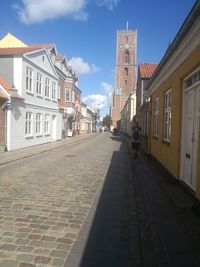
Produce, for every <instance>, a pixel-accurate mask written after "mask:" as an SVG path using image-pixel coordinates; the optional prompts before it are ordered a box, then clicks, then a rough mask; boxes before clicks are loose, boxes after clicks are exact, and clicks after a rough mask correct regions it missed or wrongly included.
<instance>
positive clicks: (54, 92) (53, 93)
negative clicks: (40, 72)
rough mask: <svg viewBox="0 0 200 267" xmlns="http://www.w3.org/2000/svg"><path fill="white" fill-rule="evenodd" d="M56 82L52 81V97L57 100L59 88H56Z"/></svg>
mask: <svg viewBox="0 0 200 267" xmlns="http://www.w3.org/2000/svg"><path fill="white" fill-rule="evenodd" d="M56 89H57V88H56V82H52V99H53V100H54V101H57V90H56Z"/></svg>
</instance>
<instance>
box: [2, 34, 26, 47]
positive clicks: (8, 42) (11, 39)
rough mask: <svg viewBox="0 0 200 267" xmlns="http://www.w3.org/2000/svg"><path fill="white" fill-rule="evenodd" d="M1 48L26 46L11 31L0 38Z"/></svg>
mask: <svg viewBox="0 0 200 267" xmlns="http://www.w3.org/2000/svg"><path fill="white" fill-rule="evenodd" d="M0 47H1V48H9V47H27V45H26V44H25V43H23V42H22V41H21V40H19V39H18V38H16V37H15V36H14V35H12V34H11V33H8V34H7V35H6V36H5V37H4V38H2V39H1V40H0Z"/></svg>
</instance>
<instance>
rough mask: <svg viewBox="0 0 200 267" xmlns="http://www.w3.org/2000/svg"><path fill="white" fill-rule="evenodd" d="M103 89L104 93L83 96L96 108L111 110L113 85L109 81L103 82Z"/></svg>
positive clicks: (84, 99) (88, 103)
mask: <svg viewBox="0 0 200 267" xmlns="http://www.w3.org/2000/svg"><path fill="white" fill-rule="evenodd" d="M101 89H102V90H103V94H91V95H88V96H85V97H83V102H84V103H86V104H87V105H88V106H90V107H92V108H94V109H97V108H98V109H101V110H103V109H107V110H109V107H110V103H111V95H112V92H113V86H112V85H111V84H109V83H106V82H102V83H101Z"/></svg>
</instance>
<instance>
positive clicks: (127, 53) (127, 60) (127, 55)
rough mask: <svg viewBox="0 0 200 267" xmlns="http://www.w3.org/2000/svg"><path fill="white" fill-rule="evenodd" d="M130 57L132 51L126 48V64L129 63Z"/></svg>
mask: <svg viewBox="0 0 200 267" xmlns="http://www.w3.org/2000/svg"><path fill="white" fill-rule="evenodd" d="M129 57H130V53H129V51H128V50H126V52H125V63H126V64H129V61H130V60H129Z"/></svg>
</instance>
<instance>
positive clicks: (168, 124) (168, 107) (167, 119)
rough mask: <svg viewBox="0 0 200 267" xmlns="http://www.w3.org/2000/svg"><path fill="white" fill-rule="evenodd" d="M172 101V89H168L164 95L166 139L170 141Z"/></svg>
mask: <svg viewBox="0 0 200 267" xmlns="http://www.w3.org/2000/svg"><path fill="white" fill-rule="evenodd" d="M171 103H172V90H171V89H170V90H168V91H166V92H165V95H164V141H166V142H170V139H171Z"/></svg>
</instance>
